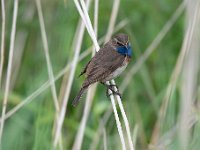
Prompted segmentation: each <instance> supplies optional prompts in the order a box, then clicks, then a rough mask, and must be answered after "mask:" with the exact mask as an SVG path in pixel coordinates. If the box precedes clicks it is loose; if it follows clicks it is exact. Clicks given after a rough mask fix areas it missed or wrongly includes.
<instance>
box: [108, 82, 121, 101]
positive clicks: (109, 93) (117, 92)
mask: <svg viewBox="0 0 200 150" xmlns="http://www.w3.org/2000/svg"><path fill="white" fill-rule="evenodd" d="M113 86H115V85H111V87H113ZM109 90H111V91H112V92H109ZM106 95H107V97H110V95H118V96H119V97H120V98H122V95H121V93H120V92H119V90H118V88H117V91H115V90H114V89H113V88H110V87H109V88H107V91H106Z"/></svg>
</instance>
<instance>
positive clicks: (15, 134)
mask: <svg viewBox="0 0 200 150" xmlns="http://www.w3.org/2000/svg"><path fill="white" fill-rule="evenodd" d="M181 2H182V1H181V0H177V1H174V0H125V1H121V3H120V7H119V12H118V17H117V20H116V25H117V24H118V23H119V22H120V21H122V20H124V19H126V20H128V23H127V24H126V25H125V26H124V27H123V28H122V29H120V30H119V31H117V32H123V33H127V34H128V35H129V36H130V39H131V44H132V49H133V51H134V59H133V61H132V62H131V63H130V65H129V66H128V68H127V69H126V71H125V72H124V73H123V74H122V75H121V76H120V77H119V78H117V79H116V83H117V85H118V86H120V85H121V83H122V82H123V80H124V79H125V77H126V75H127V73H128V72H129V70H130V69H131V68H132V67H133V66H134V64H135V63H136V62H137V59H139V58H140V56H141V54H143V53H144V51H145V50H146V49H147V48H148V46H149V45H150V44H151V43H152V41H153V40H154V39H155V37H156V36H157V35H158V33H159V32H160V31H161V29H162V28H163V26H164V25H165V24H166V22H167V21H168V20H169V19H170V17H171V16H172V15H173V13H174V12H175V11H176V9H177V8H178V7H179V5H180V3H181ZM5 3H6V43H5V52H6V60H5V64H4V71H3V75H4V76H3V83H2V85H3V87H4V85H5V82H4V81H5V75H6V68H7V60H8V52H9V43H10V32H11V26H12V16H13V1H11V0H8V1H5ZM41 4H42V10H43V15H44V21H45V27H46V33H47V38H48V46H49V50H50V58H51V62H52V66H53V72H54V75H56V74H57V73H58V72H59V71H60V70H61V69H63V68H64V67H65V66H66V64H68V63H69V62H70V61H72V58H73V55H74V50H73V47H72V42H73V38H74V36H75V31H76V28H77V25H78V21H79V19H80V17H79V14H78V11H77V10H76V7H75V4H74V2H73V1H69V0H66V1H62V0H60V1H52V0H42V1H41ZM112 6H113V1H108V0H100V1H99V20H98V22H99V23H98V38H101V37H102V36H104V35H105V34H106V32H107V27H108V23H109V19H110V14H111V10H112ZM93 12H94V3H93V1H92V3H91V8H90V17H91V18H93ZM184 18H185V16H184V14H182V15H181V17H179V18H178V20H177V21H176V23H175V24H174V25H173V27H172V29H171V30H170V31H169V32H168V33H167V35H166V36H165V37H164V39H163V40H162V41H161V42H160V44H159V46H158V47H157V48H156V49H155V51H154V52H153V53H152V54H151V55H150V57H149V58H148V59H147V61H146V62H145V63H144V65H143V66H142V67H141V68H140V70H139V71H138V72H137V73H136V74H135V75H134V76H133V77H132V78H131V81H130V82H129V85H128V87H127V88H126V89H125V91H124V93H123V96H122V97H123V104H124V108H125V111H126V114H127V117H128V120H129V123H130V128H131V132H133V129H134V128H135V125H137V126H138V132H137V141H136V147H137V149H148V148H149V143H150V142H151V141H152V137H153V133H154V128H155V125H156V121H157V119H158V118H157V117H158V113H159V109H160V107H161V103H162V100H163V97H164V95H165V92H166V88H167V84H168V82H169V79H170V76H171V74H172V71H173V68H174V67H175V63H176V61H177V57H178V54H179V51H180V49H181V45H182V41H183V34H184V25H185V22H184ZM92 21H93V19H92ZM91 45H92V41H91V39H90V37H89V35H88V33H87V31H86V32H85V34H84V38H83V43H82V47H81V53H82V52H84V51H85V50H86V49H87V48H88V47H90V46H91ZM43 49H44V48H43V43H42V39H41V31H40V25H39V19H38V13H37V9H36V5H35V1H31V0H28V1H25V0H20V1H19V11H18V17H17V29H16V42H15V50H16V53H15V55H14V57H15V58H16V60H15V61H16V64H18V66H15V67H14V68H15V69H16V70H14V71H13V74H12V76H11V77H12V78H11V85H12V86H11V89H10V95H9V100H8V107H7V110H11V109H12V108H13V107H14V106H16V105H17V104H19V103H20V102H22V101H23V100H24V99H25V98H27V97H28V96H29V95H31V94H32V93H33V92H34V91H35V90H37V89H39V87H40V86H41V85H42V84H43V83H45V82H46V81H47V80H48V72H47V66H46V60H45V55H44V50H43ZM17 50H18V51H17ZM90 58H91V55H88V56H87V57H86V58H84V59H83V60H82V61H81V62H79V63H78V66H77V69H76V73H75V78H74V81H73V85H72V90H71V93H70V98H69V103H68V106H67V112H66V116H65V120H64V124H63V130H62V137H63V148H64V149H67V150H68V149H71V147H72V145H73V142H74V138H75V135H76V133H77V130H78V128H79V124H80V120H81V117H82V114H83V113H82V112H83V108H84V105H85V96H84V97H83V98H82V100H81V102H80V104H79V105H78V107H76V108H74V107H72V106H71V102H72V100H73V98H74V97H75V95H76V94H77V92H78V91H79V89H80V87H81V84H82V82H83V80H84V77H81V78H78V75H79V73H80V72H81V70H82V68H83V67H84V66H85V64H86V63H87V62H88V61H89V60H90ZM18 61H19V62H18ZM62 82H63V79H62V78H60V79H59V80H58V81H57V82H56V87H57V93H58V95H59V96H60V97H61V93H60V89H61V84H62ZM105 91H106V89H105V87H103V86H102V85H98V87H97V91H96V94H95V97H94V101H93V104H92V108H91V112H90V114H89V118H88V121H87V126H86V131H85V135H84V140H83V144H82V149H84V150H87V149H89V147H90V145H91V143H92V141H93V138H94V136H95V133H96V132H97V129H98V126H99V122H100V120H101V119H102V117H103V116H104V113H105V112H106V111H107V109H108V108H109V107H110V105H111V103H110V99H108V98H107V97H106V93H105ZM0 97H1V100H2V99H3V90H2V89H1V93H0ZM1 104H2V102H1ZM1 104H0V105H1ZM178 104H179V92H177V91H176V90H175V92H174V94H173V96H172V101H171V103H170V110H169V111H167V117H166V119H165V122H163V124H162V125H163V129H162V133H161V135H164V133H165V131H168V130H170V129H172V128H173V127H174V126H175V125H176V121H177V113H178V111H179V105H178ZM1 108H2V107H0V109H1ZM54 118H55V108H54V103H53V99H52V95H51V90H50V88H48V89H47V90H45V91H44V92H42V94H40V95H39V96H37V97H36V98H34V99H33V101H32V102H31V103H29V104H28V105H26V106H25V107H23V108H22V109H20V110H19V111H18V112H17V113H15V114H14V115H13V116H12V117H10V118H9V119H7V120H6V122H5V128H4V132H3V142H2V146H3V150H28V149H33V150H49V149H52V140H53V138H52V128H53V123H54ZM120 118H121V116H120ZM121 120H122V119H121ZM105 129H106V134H107V144H108V149H121V144H120V140H119V135H118V132H117V127H116V123H115V118H114V115H113V114H112V115H111V116H110V118H109V121H108V123H107V125H106V126H105ZM102 139H103V138H100V141H99V144H98V145H97V149H103V140H102ZM168 148H169V149H179V144H178V142H177V138H174V140H173V141H172V142H171V143H170V144H169V147H168ZM58 149H59V148H58Z"/></svg>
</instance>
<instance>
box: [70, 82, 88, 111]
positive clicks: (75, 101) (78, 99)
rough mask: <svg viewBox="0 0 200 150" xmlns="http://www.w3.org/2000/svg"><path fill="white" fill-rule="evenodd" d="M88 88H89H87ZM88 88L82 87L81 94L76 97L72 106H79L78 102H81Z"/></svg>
mask: <svg viewBox="0 0 200 150" xmlns="http://www.w3.org/2000/svg"><path fill="white" fill-rule="evenodd" d="M87 87H88V86H87ZM87 87H82V88H81V90H80V91H79V93H78V94H77V95H76V97H75V98H74V100H73V102H72V105H73V106H74V107H75V106H77V104H78V102H79V101H80V98H81V96H82V95H83V93H84V92H85V90H86V89H87Z"/></svg>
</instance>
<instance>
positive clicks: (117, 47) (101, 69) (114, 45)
mask: <svg viewBox="0 0 200 150" xmlns="http://www.w3.org/2000/svg"><path fill="white" fill-rule="evenodd" d="M131 57H132V49H131V46H130V43H129V37H128V35H126V34H122V33H121V34H117V35H116V36H114V37H113V38H112V39H111V40H110V41H109V42H107V43H106V44H105V45H104V46H103V47H102V48H100V50H99V51H98V52H97V53H96V54H95V56H94V57H93V58H92V59H91V60H90V61H89V62H88V63H87V65H86V67H85V68H84V69H83V71H82V72H81V74H80V75H79V76H81V75H83V74H86V79H85V81H84V83H83V84H82V87H81V90H80V91H79V93H78V95H77V96H76V97H75V99H74V100H73V102H72V105H73V106H76V105H77V104H78V102H79V100H80V98H81V96H82V95H83V93H84V92H85V91H86V90H87V89H88V87H89V86H90V85H91V84H93V83H95V82H101V83H102V84H104V85H105V86H106V87H107V88H108V89H110V90H111V91H112V92H113V93H114V94H119V95H120V93H119V92H115V91H114V90H113V88H112V87H113V85H107V84H106V83H105V82H106V81H109V80H112V79H114V78H116V77H117V76H119V75H120V74H121V73H122V72H123V71H124V70H125V68H126V67H127V65H128V63H129V62H130V60H131Z"/></svg>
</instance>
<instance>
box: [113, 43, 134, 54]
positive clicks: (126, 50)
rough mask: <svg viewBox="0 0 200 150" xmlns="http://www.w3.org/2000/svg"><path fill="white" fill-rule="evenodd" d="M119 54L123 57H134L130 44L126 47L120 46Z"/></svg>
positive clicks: (118, 48)
mask: <svg viewBox="0 0 200 150" xmlns="http://www.w3.org/2000/svg"><path fill="white" fill-rule="evenodd" d="M116 50H117V52H118V53H120V54H122V55H127V56H129V57H132V48H131V46H130V44H129V45H128V46H127V47H126V46H119V47H117V48H116Z"/></svg>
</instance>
